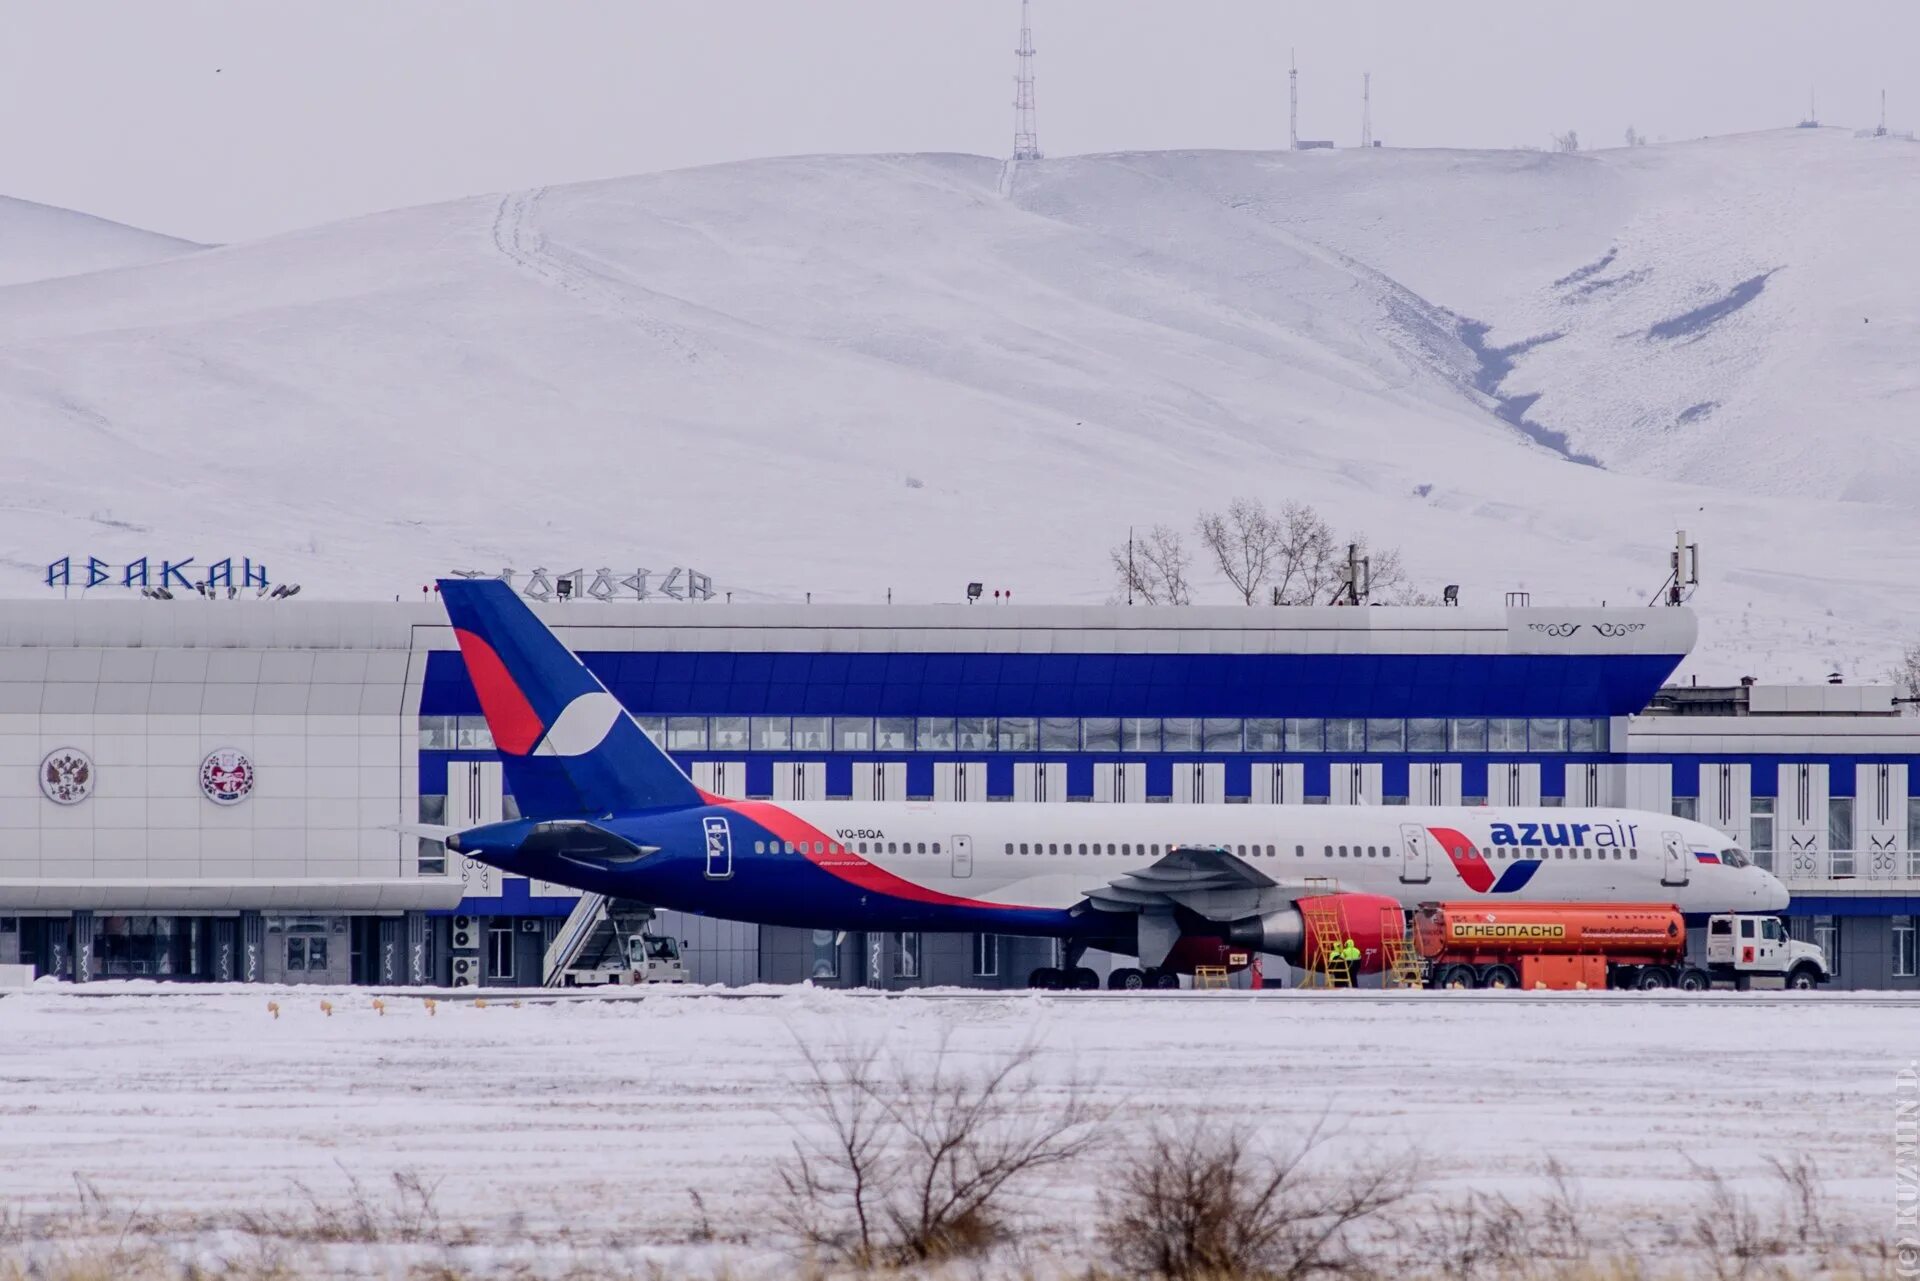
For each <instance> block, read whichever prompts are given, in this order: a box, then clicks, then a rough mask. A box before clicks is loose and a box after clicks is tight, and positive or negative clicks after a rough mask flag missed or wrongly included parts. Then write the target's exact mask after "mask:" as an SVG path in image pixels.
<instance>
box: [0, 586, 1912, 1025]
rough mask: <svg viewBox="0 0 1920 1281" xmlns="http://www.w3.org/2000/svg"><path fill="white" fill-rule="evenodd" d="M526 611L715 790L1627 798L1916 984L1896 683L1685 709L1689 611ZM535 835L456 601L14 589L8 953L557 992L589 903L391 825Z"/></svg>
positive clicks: (682, 919)
mask: <svg viewBox="0 0 1920 1281" xmlns="http://www.w3.org/2000/svg"><path fill="white" fill-rule="evenodd" d="M536 608H537V609H538V610H539V611H540V612H541V615H542V617H543V618H545V619H546V620H547V621H548V622H549V623H551V624H552V625H554V626H555V628H556V629H557V630H558V632H559V634H560V637H561V639H562V640H563V641H565V642H566V643H567V644H568V645H569V646H571V647H573V648H574V649H575V650H576V651H578V652H579V653H581V654H582V656H583V657H584V658H585V660H586V661H587V663H588V664H589V665H590V666H591V667H592V668H593V670H594V671H595V672H596V673H597V674H598V675H599V676H600V677H601V679H602V680H603V681H604V682H605V683H606V685H607V687H608V688H609V689H610V690H612V691H613V693H614V694H615V695H616V696H617V697H618V698H619V699H620V700H621V701H622V702H623V703H624V704H625V705H626V706H627V708H628V709H629V710H630V711H632V712H633V713H634V714H635V715H636V716H637V717H638V718H639V719H640V721H641V724H642V725H643V726H644V727H645V728H646V729H647V730H648V731H649V732H650V733H652V734H653V735H655V736H656V738H657V739H658V740H659V741H660V742H662V743H663V744H664V745H665V746H666V747H667V749H668V750H669V751H670V752H671V753H672V754H673V755H674V756H675V757H676V759H678V760H679V761H680V762H681V763H682V765H683V766H684V767H685V768H686V769H687V770H688V772H689V773H690V774H692V776H693V777H694V779H695V781H696V782H697V783H699V784H700V785H701V786H703V787H706V788H709V789H711V790H714V791H717V792H721V793H724V794H729V795H737V796H747V797H769V798H773V799H809V800H812V799H831V798H841V797H846V798H858V799H887V800H893V799H901V800H915V799H925V800H968V801H978V800H985V801H995V802H1004V803H1007V804H1082V803H1084V804H1100V803H1102V802H1109V801H1119V800H1129V801H1133V800H1146V801H1158V802H1165V803H1167V804H1171V805H1182V804H1193V803H1201V802H1206V803H1228V804H1250V805H1275V804H1300V803H1304V804H1325V805H1354V804H1389V805H1391V804H1409V803H1411V804H1469V805H1472V804H1481V803H1485V804H1491V805H1503V804H1543V805H1563V804H1564V805H1587V804H1606V805H1627V806H1633V807H1637V808H1642V809H1647V810H1653V811H1658V812H1662V813H1673V814H1679V815H1684V816H1687V817H1691V818H1697V819H1699V820H1700V821H1702V822H1705V823H1708V824H1711V825H1713V826H1715V827H1718V828H1720V829H1722V830H1724V831H1725V832H1727V833H1728V834H1729V835H1730V836H1731V837H1732V838H1733V839H1734V840H1735V841H1737V842H1739V843H1740V844H1742V845H1744V846H1746V847H1747V848H1750V849H1752V850H1753V851H1754V853H1755V855H1756V857H1757V858H1758V859H1759V860H1760V861H1761V862H1762V864H1763V865H1764V866H1771V868H1772V869H1773V870H1774V871H1775V872H1777V873H1778V874H1779V875H1780V876H1781V877H1782V878H1783V879H1784V880H1785V881H1786V883H1787V885H1788V887H1789V888H1790V889H1791V890H1792V892H1793V894H1794V904H1793V907H1792V908H1791V909H1790V912H1789V917H1790V925H1791V928H1792V929H1793V931H1794V932H1795V934H1796V935H1799V936H1801V937H1805V938H1809V939H1813V940H1814V941H1816V942H1819V943H1821V944H1822V945H1823V946H1824V947H1825V948H1826V951H1827V955H1828V958H1829V962H1830V964H1831V965H1832V966H1833V968H1834V969H1835V971H1836V976H1837V977H1836V984H1837V985H1838V986H1842V987H1875V988H1880V987H1916V986H1920V977H1916V973H1915V971H1916V964H1915V962H1916V954H1915V927H1916V916H1920V793H1917V794H1912V795H1910V791H1909V788H1910V783H1909V779H1910V777H1911V774H1912V768H1911V767H1913V766H1914V765H1915V764H1916V762H1920V720H1916V719H1909V718H1906V717H1902V716H1899V715H1896V714H1895V713H1896V712H1897V710H1898V709H1897V708H1896V706H1895V705H1894V704H1893V702H1892V697H1891V695H1892V692H1893V691H1891V690H1889V689H1887V688H1884V687H1872V686H1853V685H1841V684H1829V685H1816V686H1806V687H1798V686H1796V687H1781V686H1764V685H1741V686H1736V687H1733V688H1730V689H1714V690H1707V689H1696V688H1692V687H1674V686H1669V685H1668V684H1667V682H1668V681H1669V680H1670V679H1671V677H1672V674H1673V672H1674V670H1675V669H1676V667H1677V666H1678V665H1679V663H1680V662H1681V661H1682V660H1683V659H1684V657H1685V656H1686V654H1687V652H1688V650H1689V648H1690V647H1691V645H1692V643H1693V640H1694V627H1695V624H1694V620H1693V617H1692V615H1691V614H1690V613H1689V612H1688V611H1687V610H1685V609H1684V608H1672V609H1632V608H1616V609H1565V608H1533V607H1529V606H1526V605H1524V604H1516V605H1512V606H1509V607H1506V608H1499V609H1465V608H1367V609H1355V608H1307V609H1299V608H1266V609H1259V608H1256V609H1246V608H1230V607H1228V608H1214V607H1181V608H1172V607H1146V608H1128V607H1119V606H1108V607H1090V608H1080V607H1036V606H1026V605H1021V606H1014V605H989V604H980V605H974V606H968V605H954V606H946V605H938V606H905V605H899V606H887V605H879V606H828V605H733V604H723V603H721V602H718V601H702V602H693V601H682V602H659V603H638V602H625V603H622V602H602V601H598V600H593V599H583V600H574V601H571V602H567V603H564V604H546V605H536ZM516 812H517V811H516V809H515V805H514V798H513V797H512V796H511V795H510V794H509V793H508V792H507V791H506V789H505V785H504V776H503V771H502V768H501V764H500V758H499V755H498V753H496V752H495V751H494V748H493V744H492V740H491V738H490V736H489V735H488V732H487V727H486V723H485V721H484V720H483V719H482V717H481V715H480V706H479V702H478V700H477V698H476V696H475V694H474V691H473V688H472V686H471V685H470V684H469V682H468V680H467V676H466V671H465V668H464V666H463V664H462V660H461V657H460V654H459V651H458V649H457V648H456V647H455V644H454V641H453V637H452V632H451V629H450V628H449V627H448V625H447V622H446V618H445V615H444V614H443V613H442V612H441V611H439V610H438V609H437V608H435V607H433V606H432V605H430V604H412V603H339V602H324V601H307V600H271V599H268V600H261V599H238V600H234V599H228V600H207V599H204V598H201V597H198V596H183V597H182V598H179V599H174V600H164V601H163V600H153V599H140V598H114V599H102V600H84V601H83V600H61V599H43V600H13V601H4V602H0V963H9V962H25V963H28V964H31V965H34V966H36V967H37V968H38V969H39V970H40V972H42V973H45V974H59V975H63V976H65V977H68V978H71V979H74V980H77V981H90V980H94V979H101V978H116V977H127V976H162V977H171V978H178V979H207V980H229V981H266V982H285V981H313V982H329V983H345V982H354V983H378V984H405V983H463V984H464V983H472V984H479V985H502V986H526V985H539V984H541V983H543V982H546V981H548V980H549V979H550V978H551V977H552V976H553V975H555V974H556V973H557V971H558V970H559V969H561V968H564V967H565V966H567V965H570V964H574V963H576V962H577V958H578V955H579V947H580V946H582V940H584V939H586V938H587V937H588V936H589V935H591V933H592V927H593V923H594V920H593V918H594V916H595V914H596V913H601V914H604V907H603V906H602V905H600V904H598V903H597V902H592V901H588V902H583V901H582V900H581V898H580V897H579V896H578V895H576V894H575V893H573V892H572V891H570V890H567V889H565V888H564V887H561V886H558V885H551V884H546V883H542V882H530V881H528V880H526V879H525V878H521V877H514V876H506V875H502V874H500V873H497V872H495V871H493V870H492V869H489V868H486V867H484V866H480V865H477V864H473V863H471V862H468V861H464V860H461V859H460V858H458V857H457V856H450V855H449V854H448V852H447V851H446V850H445V849H444V848H443V847H442V846H440V845H439V844H438V843H436V842H433V841H431V840H424V839H422V838H420V837H419V836H417V835H407V834H404V833H403V832H402V831H401V830H400V829H401V828H402V827H403V826H404V825H408V824H435V825H440V824H451V825H455V826H464V825H470V824H478V823H484V822H488V821H493V820H497V819H500V818H502V817H511V816H513V815H514V814H515V813H516ZM663 918H664V919H663V922H662V929H663V930H664V931H665V932H668V933H671V934H673V935H675V936H677V937H680V938H683V939H685V940H687V944H688V956H689V966H690V968H691V970H692V973H693V977H694V978H695V979H696V980H700V981H708V982H725V983H749V982H796V981H800V980H803V979H807V978H811V979H813V980H814V981H816V982H820V983H827V984H838V985H848V986H852V985H872V986H887V987H905V986H915V985H920V984H927V983H939V984H973V985H980V986H1021V985H1024V983H1025V981H1026V976H1027V974H1028V972H1029V971H1030V970H1031V969H1033V968H1034V967H1036V966H1039V965H1043V964H1049V963H1051V961H1052V957H1051V953H1052V947H1051V945H1050V944H1049V943H1048V942H1047V941H1045V940H1031V939H1011V938H1000V937H997V936H992V935H968V936H944V935H943V936H935V935H926V936H918V935H910V934H909V935H900V934H894V935H871V936H860V935H836V934H833V933H829V932H824V931H822V932H809V931H804V930H793V929H774V928H766V929H762V928H758V927H754V926H748V925H742V924H738V923H734V922H725V921H717V920H707V919H703V918H696V917H687V916H681V915H676V914H671V913H668V914H663Z"/></svg>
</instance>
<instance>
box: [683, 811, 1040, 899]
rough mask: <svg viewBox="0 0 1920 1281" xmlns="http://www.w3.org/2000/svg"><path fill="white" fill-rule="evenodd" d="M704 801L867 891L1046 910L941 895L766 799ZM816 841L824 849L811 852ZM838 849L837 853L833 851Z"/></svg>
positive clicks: (830, 873)
mask: <svg viewBox="0 0 1920 1281" xmlns="http://www.w3.org/2000/svg"><path fill="white" fill-rule="evenodd" d="M701 795H703V796H705V797H706V799H707V802H708V803H709V804H711V805H714V806H717V807H719V808H721V809H728V810H732V811H733V812H734V813H736V814H738V815H739V816H740V817H741V818H744V819H747V820H748V821H750V822H753V823H758V824H759V825H760V826H761V827H764V828H766V829H767V831H769V832H771V833H773V834H774V835H775V836H777V837H779V838H780V839H781V840H783V841H792V842H793V843H794V844H795V845H797V846H798V847H799V848H800V849H801V851H802V852H803V853H805V854H806V856H807V860H808V861H809V862H811V863H812V864H813V865H814V866H815V867H818V868H819V869H820V870H821V871H823V872H826V873H827V874H829V875H831V876H837V877H839V878H840V879H841V880H843V881H846V882H847V883H848V884H850V885H857V886H859V887H860V888H861V889H863V890H866V891H867V892H868V893H870V894H884V895H886V896H887V897H889V898H902V899H906V900H908V901H910V902H914V903H931V904H934V905H936V906H939V907H977V908H985V909H987V910H989V911H1002V912H1004V911H1045V910H1047V909H1044V908H1026V907H1022V906H1021V905H1019V904H1015V903H986V902H982V901H981V900H980V899H977V898H960V897H958V896H956V895H953V894H942V893H941V892H940V891H939V890H930V889H928V888H927V887H926V886H924V885H916V884H914V883H913V882H912V881H909V880H907V879H906V878H905V877H902V876H896V875H894V874H893V873H892V872H889V871H887V870H886V869H885V868H883V867H877V866H875V865H874V864H872V863H869V862H867V860H866V859H864V858H861V857H860V856H859V855H858V854H855V853H854V852H853V851H852V850H850V849H848V848H847V846H846V844H845V842H842V841H837V840H835V839H834V838H833V837H831V836H828V835H827V834H826V833H825V832H823V831H821V830H820V829H819V828H817V827H815V826H814V825H813V824H811V823H809V822H807V821H806V820H804V819H801V818H798V817H796V816H795V815H792V814H789V813H788V812H787V811H786V810H783V809H781V808H780V807H779V806H777V805H773V804H770V803H768V802H766V801H730V800H727V799H725V798H724V797H719V796H713V795H710V794H708V793H705V792H702V793H701ZM816 843H817V844H818V845H819V846H820V848H821V849H822V850H823V851H824V852H823V853H818V854H816V853H814V846H815V844H816ZM836 851H837V852H836Z"/></svg>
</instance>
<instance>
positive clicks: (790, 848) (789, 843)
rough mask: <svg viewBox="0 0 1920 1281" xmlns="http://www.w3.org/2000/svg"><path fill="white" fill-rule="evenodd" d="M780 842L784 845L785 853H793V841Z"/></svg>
mask: <svg viewBox="0 0 1920 1281" xmlns="http://www.w3.org/2000/svg"><path fill="white" fill-rule="evenodd" d="M780 843H781V844H782V845H784V846H785V847H786V852H787V853H789V854H791V853H793V842H792V841H782V842H780Z"/></svg>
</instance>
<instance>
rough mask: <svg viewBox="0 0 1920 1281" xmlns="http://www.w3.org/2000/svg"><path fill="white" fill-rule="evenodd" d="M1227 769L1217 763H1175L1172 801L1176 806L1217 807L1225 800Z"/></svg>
mask: <svg viewBox="0 0 1920 1281" xmlns="http://www.w3.org/2000/svg"><path fill="white" fill-rule="evenodd" d="M1226 791H1227V767H1226V765H1224V764H1223V763H1221V762H1219V761H1175V762H1174V763H1173V800H1174V802H1175V803H1176V804H1187V805H1218V804H1220V803H1222V802H1223V801H1225V800H1226V799H1227V797H1226Z"/></svg>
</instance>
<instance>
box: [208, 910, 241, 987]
mask: <svg viewBox="0 0 1920 1281" xmlns="http://www.w3.org/2000/svg"><path fill="white" fill-rule="evenodd" d="M239 925H240V923H239V922H238V921H236V920H234V919H233V918H232V917H231V916H216V917H214V918H213V981H214V982H215V983H231V982H233V981H234V980H236V979H237V978H239V977H240V945H239V942H238V937H237V936H238V935H239V932H240V930H239Z"/></svg>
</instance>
